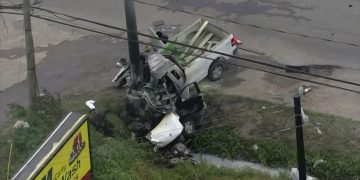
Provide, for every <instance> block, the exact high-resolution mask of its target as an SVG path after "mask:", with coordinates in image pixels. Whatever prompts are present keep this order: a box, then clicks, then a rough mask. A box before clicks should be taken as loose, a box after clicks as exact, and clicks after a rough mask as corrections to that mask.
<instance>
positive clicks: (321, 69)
mask: <svg viewBox="0 0 360 180" xmlns="http://www.w3.org/2000/svg"><path fill="white" fill-rule="evenodd" d="M285 67H286V68H290V69H294V70H299V71H303V72H306V73H311V74H316V75H321V76H331V75H332V74H333V72H334V71H335V70H336V69H342V67H340V66H334V65H304V66H290V65H285ZM286 72H287V73H297V72H296V71H291V70H287V71H286Z"/></svg>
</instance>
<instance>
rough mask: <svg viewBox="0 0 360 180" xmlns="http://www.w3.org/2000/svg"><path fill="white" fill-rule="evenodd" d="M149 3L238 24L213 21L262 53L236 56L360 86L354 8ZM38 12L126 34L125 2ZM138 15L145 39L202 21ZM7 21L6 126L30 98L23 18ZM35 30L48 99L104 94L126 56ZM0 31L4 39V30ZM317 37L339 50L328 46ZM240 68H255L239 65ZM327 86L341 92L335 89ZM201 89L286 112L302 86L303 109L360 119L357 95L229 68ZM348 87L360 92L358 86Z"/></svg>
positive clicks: (0, 101)
mask: <svg viewBox="0 0 360 180" xmlns="http://www.w3.org/2000/svg"><path fill="white" fill-rule="evenodd" d="M144 1H145V0H144ZM146 2H148V3H154V4H159V5H162V6H166V7H169V8H172V9H179V10H185V11H189V12H193V13H197V14H207V15H211V16H214V17H216V18H218V19H226V20H231V21H236V22H240V23H241V24H242V25H239V24H234V23H229V22H225V21H222V20H210V21H211V22H212V23H214V24H216V25H219V26H221V27H222V28H224V29H225V30H226V31H228V32H231V33H233V34H236V35H237V36H238V37H239V39H241V40H242V41H244V46H245V47H247V48H252V49H256V50H259V51H263V52H265V53H266V55H265V56H263V57H258V56H254V55H253V54H248V53H245V52H240V55H245V56H248V57H253V58H258V59H259V60H261V61H266V62H270V63H274V64H281V65H282V64H290V65H313V64H316V65H327V66H326V67H327V68H318V69H314V72H315V73H318V74H321V75H326V76H330V77H336V78H339V79H345V80H348V81H353V82H360V61H359V57H360V51H359V50H360V47H358V46H356V45H357V44H359V45H360V2H359V1H356V0H343V1H336V0H327V1H324V0H288V1H275V0H255V1H252V0H246V1H245V0H238V1H235V0H231V1H230V0H207V1H203V0H182V1H175V0H171V1H170V0H146ZM205 2H206V3H205ZM42 7H44V8H48V9H52V10H56V11H59V12H64V13H68V14H71V15H74V16H79V17H83V18H87V19H92V20H95V21H100V22H102V23H106V24H111V25H114V26H119V27H126V26H125V17H124V7H123V1H115V0H108V1H106V2H104V1H101V0H76V1H74V0H63V1H57V0H46V1H45V2H44V3H43V6H42ZM136 12H137V24H138V29H139V31H142V32H147V30H146V29H147V27H148V26H149V25H151V24H152V23H153V22H154V21H158V20H164V21H165V23H166V24H169V25H173V26H175V27H179V28H184V27H186V25H189V24H191V23H192V22H194V21H195V20H196V19H198V18H200V17H199V16H197V15H191V14H187V13H183V12H177V11H171V10H166V9H162V8H158V7H154V6H149V5H144V4H139V3H136ZM4 17H5V20H6V21H7V29H8V36H7V37H6V36H4V35H2V36H0V40H1V46H0V70H1V71H0V121H2V122H8V121H6V117H5V113H4V111H5V110H6V104H8V103H11V102H15V103H20V104H26V97H27V91H26V82H25V81H24V80H25V77H26V72H25V60H24V49H23V43H24V40H23V36H22V26H21V24H22V21H21V17H14V16H8V15H6V16H4ZM75 23H79V22H75ZM249 24H251V25H256V26H260V27H254V26H250V25H249ZM33 28H34V30H33V33H34V39H35V46H36V49H37V52H36V57H37V62H38V63H39V64H38V77H39V82H40V86H41V87H46V88H47V89H49V90H50V91H53V92H59V93H61V94H71V93H81V92H83V91H93V90H98V89H102V88H105V87H109V86H111V83H110V81H111V78H112V76H113V75H114V74H115V73H116V68H115V67H114V63H115V62H116V58H119V57H127V45H126V42H124V41H119V40H115V39H113V38H108V37H104V36H101V35H95V34H91V33H88V32H85V31H80V30H76V29H73V28H67V27H63V26H61V25H56V24H54V23H47V22H44V21H41V20H33ZM96 28H100V27H96ZM0 29H2V34H4V32H5V30H4V28H0ZM274 29H275V30H274ZM276 30H281V32H279V31H276ZM109 31H111V32H117V31H114V30H109ZM117 33H121V32H117ZM295 34H297V35H295ZM299 34H302V35H306V36H308V37H304V36H301V35H299ZM319 38H326V39H330V40H332V41H337V42H344V43H335V42H329V41H324V40H320V39H319ZM348 44H354V45H348ZM237 63H240V64H246V65H251V66H255V67H260V66H257V65H254V64H248V63H244V62H237ZM260 68H264V67H260ZM306 78H309V79H312V80H319V79H317V78H311V77H306ZM319 81H321V82H326V83H332V82H330V81H324V80H319ZM332 84H335V85H340V86H345V85H344V84H339V83H332ZM202 85H203V88H204V89H205V90H207V89H213V88H215V89H217V90H219V91H222V92H223V93H228V94H239V95H244V96H249V97H254V98H258V99H263V100H269V101H273V102H276V103H284V104H287V105H291V104H292V95H293V94H294V92H295V91H296V89H297V88H298V86H299V85H310V86H312V88H313V89H314V91H313V92H311V94H309V95H308V96H307V97H305V99H304V106H305V108H308V109H311V110H314V111H320V112H323V113H331V114H336V115H341V116H345V117H349V118H353V119H357V120H359V117H360V107H359V102H360V97H359V95H358V94H355V93H350V92H345V91H341V90H336V89H331V88H327V87H322V86H319V85H313V84H309V83H303V82H300V81H297V80H291V79H287V78H281V77H277V76H274V75H270V74H267V73H263V72H257V71H253V70H246V69H242V68H234V67H233V68H231V69H230V70H229V71H228V72H227V74H225V77H224V78H223V79H222V80H220V81H218V82H215V83H214V82H204V83H203V84H202ZM346 87H349V88H353V89H357V90H360V88H359V87H354V86H346Z"/></svg>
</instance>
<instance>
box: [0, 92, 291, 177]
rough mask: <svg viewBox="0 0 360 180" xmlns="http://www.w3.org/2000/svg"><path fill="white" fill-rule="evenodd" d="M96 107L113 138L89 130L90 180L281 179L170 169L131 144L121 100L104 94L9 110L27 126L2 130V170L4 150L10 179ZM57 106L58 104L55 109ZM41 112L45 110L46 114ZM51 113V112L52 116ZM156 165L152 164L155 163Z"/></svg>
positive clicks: (184, 166)
mask: <svg viewBox="0 0 360 180" xmlns="http://www.w3.org/2000/svg"><path fill="white" fill-rule="evenodd" d="M89 97H91V99H94V100H96V101H97V104H96V105H97V106H98V107H102V108H106V109H109V110H110V111H109V113H108V114H107V119H108V120H109V121H110V122H112V123H113V124H114V125H115V131H116V133H115V137H114V138H108V137H104V136H103V135H102V134H100V133H98V132H97V131H96V130H95V129H94V128H93V127H90V136H91V140H92V144H91V151H92V161H93V165H94V167H93V175H94V179H154V180H157V179H164V180H165V179H179V180H180V179H254V180H257V179H284V178H285V177H270V176H269V175H267V174H264V173H260V172H256V171H251V170H244V171H235V170H230V169H224V168H217V167H214V166H209V165H206V164H200V165H193V164H192V163H188V162H184V163H180V164H178V165H176V166H175V167H172V168H170V169H169V167H168V166H169V165H168V164H167V163H165V161H164V160H162V159H161V158H159V157H160V154H158V153H155V152H154V151H153V150H152V146H151V145H149V144H146V143H145V144H142V145H140V144H138V143H137V142H135V141H133V140H131V138H130V132H129V131H128V129H127V128H126V126H125V123H124V121H123V111H124V107H123V104H124V97H123V96H121V93H118V92H117V91H115V90H111V89H109V90H105V91H103V92H98V93H89V94H83V95H73V96H69V97H66V98H64V99H63V100H62V102H61V103H62V106H61V107H59V103H60V101H59V102H57V101H49V102H52V103H50V104H48V106H44V108H43V110H42V111H38V112H31V111H29V110H28V109H26V108H23V107H21V106H16V105H14V106H13V107H12V108H11V112H10V114H11V116H12V119H13V120H24V121H27V122H28V123H29V124H30V128H28V129H25V130H24V129H18V130H13V129H5V130H2V131H1V141H0V143H1V146H0V152H1V154H0V164H1V167H3V165H6V164H7V160H8V159H7V158H8V150H9V148H8V147H9V146H8V145H9V144H7V143H6V140H7V139H11V140H12V141H13V142H14V148H13V156H12V163H11V169H10V174H11V175H12V174H14V173H15V171H16V170H17V169H18V168H19V167H20V166H21V165H22V164H23V163H24V162H25V160H26V159H27V158H28V157H29V156H30V154H31V153H33V152H34V150H35V149H36V148H37V147H38V145H40V143H41V142H42V141H43V140H44V138H45V137H46V136H47V135H48V134H49V132H51V130H53V129H54V128H55V126H56V125H57V124H58V122H59V120H61V119H62V117H63V115H64V113H62V112H68V111H77V112H82V113H86V112H87V111H88V110H87V108H86V107H85V104H84V103H85V101H86V100H88V99H89ZM54 102H57V103H54ZM45 107H46V108H45ZM55 110H56V111H55ZM155 160H156V161H155ZM0 179H6V168H5V166H4V168H1V170H0Z"/></svg>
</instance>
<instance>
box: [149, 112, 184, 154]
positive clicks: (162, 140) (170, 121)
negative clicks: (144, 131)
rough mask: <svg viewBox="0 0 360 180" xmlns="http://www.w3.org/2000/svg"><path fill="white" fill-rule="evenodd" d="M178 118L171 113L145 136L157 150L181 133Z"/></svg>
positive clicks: (181, 129) (181, 126) (181, 128)
mask: <svg viewBox="0 0 360 180" xmlns="http://www.w3.org/2000/svg"><path fill="white" fill-rule="evenodd" d="M183 129H184V127H183V125H182V124H181V123H180V117H179V116H178V115H177V114H176V113H174V112H171V113H169V114H167V115H166V116H165V117H164V118H163V119H162V120H161V121H160V123H159V124H158V125H157V126H156V127H155V128H154V129H153V130H152V131H151V132H150V133H149V134H148V135H147V136H146V138H147V139H148V140H150V142H151V143H153V144H155V145H156V147H157V148H162V147H165V146H167V145H168V144H170V143H171V142H173V141H174V140H175V139H176V138H177V137H178V136H179V135H180V134H181V132H182V131H183Z"/></svg>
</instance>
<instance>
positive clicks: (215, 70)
mask: <svg viewBox="0 0 360 180" xmlns="http://www.w3.org/2000/svg"><path fill="white" fill-rule="evenodd" d="M223 59H224V58H219V60H221V61H223ZM224 70H225V68H224V65H223V63H221V62H219V61H215V62H213V63H212V64H211V66H210V68H209V72H208V78H209V79H210V80H211V81H217V80H219V79H220V78H221V77H222V75H223V73H224Z"/></svg>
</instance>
